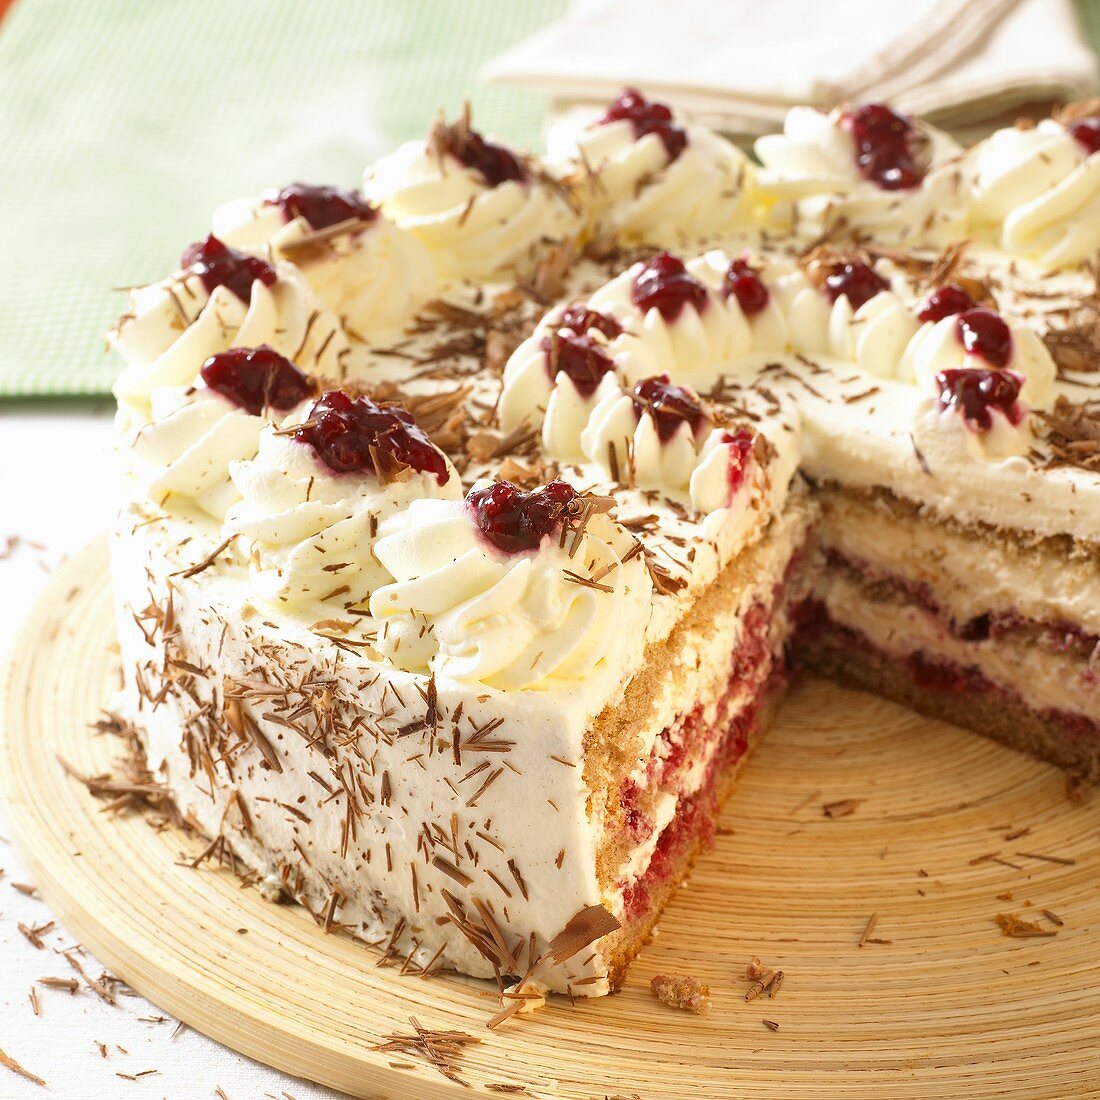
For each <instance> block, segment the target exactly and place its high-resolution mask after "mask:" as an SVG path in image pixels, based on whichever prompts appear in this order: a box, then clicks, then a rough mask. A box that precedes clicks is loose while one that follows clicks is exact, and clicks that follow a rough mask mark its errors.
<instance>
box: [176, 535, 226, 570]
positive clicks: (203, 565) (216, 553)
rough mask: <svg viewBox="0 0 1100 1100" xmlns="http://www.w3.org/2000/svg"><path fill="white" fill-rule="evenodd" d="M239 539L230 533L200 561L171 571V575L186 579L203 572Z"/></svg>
mask: <svg viewBox="0 0 1100 1100" xmlns="http://www.w3.org/2000/svg"><path fill="white" fill-rule="evenodd" d="M236 541H237V536H236V535H235V534H234V535H230V536H229V538H227V539H225V540H224V541H223V542H221V543H220V544H219V545H218V546H217V547H215V548H214V549H213V550H212V551H211V552H210V553H209V554H208V555H207V556H206V557H205V558H203V559H202V561H200V562H196V563H195V564H194V565H191V566H188V567H187V568H186V569H180V570H177V571H176V572H175V573H170V574H169V576H171V577H182V578H183V579H184V580H186V579H187V578H188V577H194V576H196V575H197V574H199V573H201V572H202V571H203V570H204V569H209V568H210V566H212V565H213V564H214V562H216V561H217V560H218V558H219V557H220V556H221V555H222V554H223V553H224V552H225V551H226V550H228V549H229V547H230V546H232V545H233V543H234V542H236Z"/></svg>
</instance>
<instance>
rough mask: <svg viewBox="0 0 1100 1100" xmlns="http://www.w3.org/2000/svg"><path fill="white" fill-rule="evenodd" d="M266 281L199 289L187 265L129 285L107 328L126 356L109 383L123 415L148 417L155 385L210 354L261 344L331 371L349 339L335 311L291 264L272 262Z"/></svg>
mask: <svg viewBox="0 0 1100 1100" xmlns="http://www.w3.org/2000/svg"><path fill="white" fill-rule="evenodd" d="M273 275H274V277H273V278H272V279H271V280H270V282H269V283H268V282H265V281H263V280H261V279H259V278H257V279H255V280H253V281H252V283H251V286H250V288H249V290H248V299H247V301H244V300H242V299H241V297H239V296H238V295H237V294H236V293H235V292H234V291H233V290H232V289H230V288H229V286H226V285H221V286H215V287H214V289H213V290H212V291H210V290H207V288H206V285H205V283H204V281H203V279H202V277H201V276H200V275H198V274H196V273H195V272H193V271H189V270H187V269H184V270H181V271H179V272H177V273H176V274H175V275H173V276H172V277H171V278H170V279H165V280H164V281H163V282H160V283H153V284H151V285H150V286H146V287H140V288H138V289H136V290H133V291H131V293H130V312H129V314H128V315H127V316H125V317H123V319H122V320H121V321H120V322H119V325H118V328H117V329H116V330H115V331H114V332H113V333H112V334H111V337H110V339H111V343H112V344H113V346H114V347H115V348H116V349H117V350H118V351H119V353H120V354H121V355H122V357H123V359H124V360H125V361H126V364H127V366H126V368H125V369H124V370H123V371H122V373H121V374H120V375H119V377H118V379H117V380H116V382H115V385H114V394H115V397H116V398H117V399H118V403H119V411H120V413H121V414H122V417H123V421H124V423H129V424H140V423H145V422H147V421H148V419H149V415H150V411H151V397H152V393H153V391H154V390H155V389H157V388H159V387H162V386H189V385H191V384H192V383H193V382H194V380H195V378H196V376H197V375H198V372H199V368H200V367H201V366H202V364H203V363H204V362H205V361H206V360H207V359H208V358H209V357H210V356H212V355H215V354H217V353H218V352H221V351H225V350H227V349H228V348H235V347H259V346H260V345H262V344H267V345H268V346H269V347H271V348H273V349H274V350H275V351H277V352H279V353H280V354H281V355H285V356H286V357H288V358H290V359H292V360H293V361H294V362H296V363H297V364H298V365H299V366H300V367H301V368H302V369H303V370H305V371H307V372H309V373H315V374H321V375H326V376H328V377H331V378H339V377H340V376H341V375H342V373H343V370H344V363H345V359H346V357H347V355H348V352H349V343H348V339H347V336H346V335H345V333H344V330H343V327H342V325H341V324H340V322H339V320H338V319H337V318H336V317H335V315H334V314H333V313H332V312H331V311H330V310H328V309H326V308H325V307H324V306H322V305H321V304H320V303H319V302H318V301H317V299H316V297H315V295H314V293H313V291H312V289H311V288H310V286H309V283H308V282H307V281H306V279H305V277H304V276H303V275H302V273H301V272H300V271H299V270H298V268H297V267H295V266H294V265H293V264H290V263H286V262H280V263H277V264H275V265H273Z"/></svg>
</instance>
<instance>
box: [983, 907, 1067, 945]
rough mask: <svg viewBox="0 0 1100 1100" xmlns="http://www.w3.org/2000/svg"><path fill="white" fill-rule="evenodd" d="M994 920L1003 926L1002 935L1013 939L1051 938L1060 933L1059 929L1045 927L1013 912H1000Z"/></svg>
mask: <svg viewBox="0 0 1100 1100" xmlns="http://www.w3.org/2000/svg"><path fill="white" fill-rule="evenodd" d="M993 919H994V921H996V923H997V924H998V925H1000V928H1001V935H1002V936H1008V938H1009V939H1013V940H1028V939H1049V938H1050V937H1051V936H1057V935H1058V929H1057V928H1054V929H1051V928H1043V927H1042V926H1041V925H1038V924H1036V923H1035V922H1034V921H1030V920H1023V919H1022V918H1020V917H1017V916H1014V915H1013V914H1011V913H998V914H997V915H996V916H995V917H994V918H993Z"/></svg>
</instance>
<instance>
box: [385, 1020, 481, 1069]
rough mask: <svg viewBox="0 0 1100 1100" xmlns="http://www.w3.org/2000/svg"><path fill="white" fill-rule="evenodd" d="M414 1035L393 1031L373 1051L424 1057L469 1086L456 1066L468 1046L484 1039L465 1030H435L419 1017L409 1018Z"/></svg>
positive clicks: (430, 1063)
mask: <svg viewBox="0 0 1100 1100" xmlns="http://www.w3.org/2000/svg"><path fill="white" fill-rule="evenodd" d="M409 1023H410V1024H412V1027H413V1034H412V1035H401V1034H393V1035H387V1036H385V1040H384V1041H383V1042H381V1043H378V1044H376V1045H375V1046H373V1047H371V1050H375V1051H380V1052H383V1053H388V1052H395V1053H399V1054H407V1055H409V1056H410V1057H413V1058H421V1059H423V1060H424V1061H425V1062H427V1063H428V1065H430V1066H432V1067H433V1068H434V1069H436V1070H438V1071H439V1073H441V1074H442V1075H443V1076H444V1077H446V1078H447V1079H448V1080H449V1081H453V1082H454V1083H455V1084H457V1085H466V1082H465V1081H464V1080H463V1079H462V1078H461V1077H460V1076H459V1074H458V1071H457V1070H456V1069H455V1066H454V1061H455V1060H456V1059H457V1058H460V1057H461V1056H462V1054H463V1052H464V1050H465V1048H466V1047H468V1046H471V1045H473V1044H475V1043H480V1042H481V1040H480V1039H478V1038H476V1037H475V1036H473V1035H468V1034H467V1033H466V1032H465V1031H433V1030H430V1029H429V1028H426V1027H422V1026H421V1025H420V1023H419V1022H418V1021H417V1019H416V1017H415V1016H410V1017H409Z"/></svg>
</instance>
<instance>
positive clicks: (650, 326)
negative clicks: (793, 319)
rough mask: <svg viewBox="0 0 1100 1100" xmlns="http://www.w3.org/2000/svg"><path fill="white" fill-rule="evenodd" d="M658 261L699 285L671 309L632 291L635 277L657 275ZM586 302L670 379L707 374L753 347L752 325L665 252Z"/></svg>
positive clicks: (601, 289) (688, 280)
mask: <svg viewBox="0 0 1100 1100" xmlns="http://www.w3.org/2000/svg"><path fill="white" fill-rule="evenodd" d="M661 264H668V265H676V270H675V272H674V275H673V277H674V278H676V279H679V280H682V281H684V282H685V283H687V282H694V283H695V284H696V286H697V287H698V291H697V293H696V294H694V295H692V296H691V297H688V298H686V299H684V300H683V302H682V304H681V305H680V306H678V307H677V308H676V309H674V310H672V311H669V310H666V309H662V308H660V307H658V306H657V305H649V304H648V299H647V298H645V297H644V296H639V294H638V293H637V284H638V282H639V280H640V279H643V278H646V277H648V276H649V275H650V274H651V273H653V272H658V274H659V272H660V268H659V267H658V266H657V265H661ZM587 304H588V307H589V308H590V309H592V310H595V311H596V312H597V313H602V314H606V315H608V316H610V317H613V318H615V320H616V321H617V322H618V323H619V324H620V325H621V326H622V327H623V329H624V330H626V331H627V332H630V333H631V334H632V335H634V336H636V337H637V339H639V340H640V341H642V342H643V343H644V344H645V345H646V347H647V349H648V350H649V356H648V358H649V359H650V361H651V362H653V363H654V364H655V365H656V369H657V371H658V372H660V373H662V374H668V375H670V376H671V377H673V378H690V379H700V378H702V379H709V378H711V377H713V375H714V373H715V372H716V370H717V369H718V368H719V367H720V366H722V365H726V364H730V363H732V362H734V361H736V360H737V359H740V358H742V357H743V356H745V355H746V354H748V353H749V352H750V351H751V350H752V341H753V330H752V328H751V327H750V325H749V323H748V321H747V320H746V319H745V317H744V316H743V314H741V313H740V311H739V310H738V309H736V308H734V307H731V306H730V305H729V303H728V302H726V301H723V300H722V298H721V296H720V295H719V294H718V293H716V292H715V291H713V290H711V289H710V288H709V287H707V286H705V285H704V284H703V283H702V282H701V281H700V280H699V279H697V278H696V276H695V272H694V270H693V268H692V267H691V266H690V265H688V266H687V267H686V268H685V265H682V264H680V263H679V261H677V260H675V259H674V258H673V257H671V256H669V255H668V254H667V253H661V254H660V255H659V256H657V257H655V258H654V260H651V261H648V262H647V263H639V264H635V265H634V266H633V267H631V268H629V269H628V270H626V271H624V272H623V273H622V274H621V275H618V276H616V277H615V278H614V279H612V280H611V281H610V282H608V283H605V284H604V285H603V286H602V287H600V289H599V290H597V291H596V292H595V293H594V294H593V295H592V296H591V297H590V298H589V299H588V303H587ZM734 305H736V303H735V304H734Z"/></svg>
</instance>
